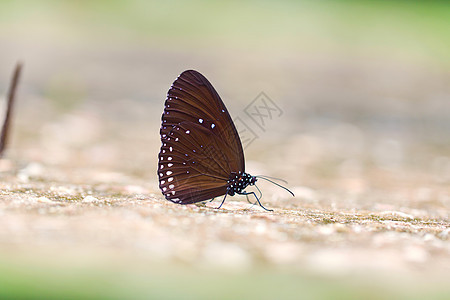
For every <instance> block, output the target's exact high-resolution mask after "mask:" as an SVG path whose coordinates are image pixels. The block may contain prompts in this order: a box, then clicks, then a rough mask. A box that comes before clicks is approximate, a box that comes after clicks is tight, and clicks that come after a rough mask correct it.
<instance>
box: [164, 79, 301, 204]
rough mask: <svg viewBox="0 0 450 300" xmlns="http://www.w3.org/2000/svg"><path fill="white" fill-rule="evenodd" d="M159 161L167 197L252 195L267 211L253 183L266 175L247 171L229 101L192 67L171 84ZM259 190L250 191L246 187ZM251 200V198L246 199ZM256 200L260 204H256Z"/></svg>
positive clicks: (193, 198) (188, 201) (186, 199)
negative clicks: (223, 100) (226, 103)
mask: <svg viewBox="0 0 450 300" xmlns="http://www.w3.org/2000/svg"><path fill="white" fill-rule="evenodd" d="M161 120H162V124H161V129H160V135H161V144H162V145H161V149H160V152H159V160H158V176H159V187H160V189H161V192H162V193H163V195H164V196H165V198H166V199H167V200H170V201H172V202H174V203H177V204H192V203H196V202H201V201H205V200H209V199H214V198H216V197H219V196H222V195H224V197H223V200H222V203H221V204H220V206H219V207H218V208H220V207H222V205H223V203H224V202H225V199H226V197H227V195H230V196H233V195H235V194H239V195H247V197H248V195H253V196H254V197H255V198H256V201H257V203H258V204H259V205H260V206H261V207H262V208H263V209H265V210H267V211H271V210H270V209H267V208H265V207H264V206H263V205H262V204H261V202H260V198H261V197H262V193H261V191H260V190H259V188H258V187H257V186H256V185H255V183H256V181H257V180H258V179H264V180H267V181H270V182H271V183H273V184H275V185H277V186H280V187H281V188H283V189H285V190H287V191H288V192H289V193H291V194H292V196H294V194H293V193H292V192H291V191H290V190H288V189H287V188H285V187H283V186H281V185H279V184H278V183H276V182H273V181H272V180H270V179H269V178H271V179H273V178H272V177H268V176H252V175H250V174H248V173H245V161H244V151H243V149H242V144H241V140H240V138H239V134H238V132H237V130H236V127H235V125H234V123H233V120H232V119H231V116H230V114H229V113H228V110H227V109H226V107H225V104H224V103H223V102H222V100H221V99H220V96H219V94H218V93H217V92H216V90H215V89H214V87H213V86H212V85H211V83H210V82H209V81H208V80H207V79H206V78H205V77H204V76H203V75H202V74H200V73H199V72H197V71H194V70H188V71H184V72H183V73H181V75H180V76H178V78H177V79H176V80H175V82H174V83H173V84H172V86H171V87H170V89H169V91H168V93H167V99H166V102H165V106H164V112H163V115H162V118H161ZM253 185H255V187H256V188H257V189H258V191H259V193H260V195H259V196H258V195H256V193H255V192H246V191H245V188H246V187H247V186H253ZM247 200H248V199H247ZM255 204H256V202H255Z"/></svg>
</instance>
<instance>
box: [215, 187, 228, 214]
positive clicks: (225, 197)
mask: <svg viewBox="0 0 450 300" xmlns="http://www.w3.org/2000/svg"><path fill="white" fill-rule="evenodd" d="M227 195H228V190H227V193H226V194H225V196H224V197H223V200H222V203H220V205H219V207H217V208H216V209H219V208H221V207H222V205H223V203H224V202H225V199H227Z"/></svg>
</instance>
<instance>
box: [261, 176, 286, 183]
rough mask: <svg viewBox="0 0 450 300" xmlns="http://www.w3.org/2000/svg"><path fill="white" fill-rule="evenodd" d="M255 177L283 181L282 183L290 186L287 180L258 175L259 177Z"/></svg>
mask: <svg viewBox="0 0 450 300" xmlns="http://www.w3.org/2000/svg"><path fill="white" fill-rule="evenodd" d="M255 177H256V178H269V179H273V180H278V181H281V182H283V183H284V184H288V182H287V181H286V180H284V179H281V178H277V177H271V176H266V175H258V176H255Z"/></svg>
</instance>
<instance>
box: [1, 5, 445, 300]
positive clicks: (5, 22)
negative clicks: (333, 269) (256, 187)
mask: <svg viewBox="0 0 450 300" xmlns="http://www.w3.org/2000/svg"><path fill="white" fill-rule="evenodd" d="M17 61H21V62H23V63H24V73H23V77H22V80H21V83H20V88H19V93H18V103H17V107H16V110H15V119H14V120H13V128H12V129H13V133H12V135H11V147H10V148H9V150H8V152H7V157H8V158H9V159H10V161H11V162H10V163H9V164H8V163H3V164H2V165H1V167H2V171H4V172H13V171H11V170H16V169H20V171H19V172H18V175H17V176H18V178H19V179H20V180H25V181H26V180H28V179H29V178H33V177H35V178H39V180H41V181H55V182H71V183H74V184H87V185H89V184H101V183H105V182H108V183H115V182H117V183H118V184H129V185H132V186H133V187H134V189H135V190H137V191H138V192H139V191H145V192H152V193H155V195H157V197H159V196H158V195H159V194H158V193H159V192H158V188H157V178H156V165H157V153H158V151H159V145H160V142H159V132H158V131H159V126H160V116H161V112H162V110H163V102H164V100H165V95H166V92H167V89H168V88H169V87H170V84H171V83H172V81H173V80H174V79H175V78H176V76H178V74H179V73H181V72H182V71H183V70H186V69H196V70H198V71H200V72H201V73H203V74H204V75H205V76H206V77H207V78H208V79H209V80H210V81H211V82H212V84H213V85H214V86H215V88H216V89H217V91H218V92H219V94H220V95H221V97H222V99H223V100H224V102H225V103H226V105H227V107H228V109H229V111H230V113H231V115H232V116H233V117H235V118H239V119H240V120H241V121H242V122H243V123H245V124H246V125H247V126H249V127H250V128H251V129H252V130H253V131H254V134H255V136H257V138H256V139H255V140H254V141H253V142H252V143H251V144H250V145H248V146H247V147H246V149H245V152H246V160H247V169H248V171H249V172H250V173H253V174H256V173H259V174H261V173H262V174H266V175H270V176H276V177H281V178H284V179H286V180H288V181H289V187H291V188H292V189H293V190H294V192H296V193H297V195H298V197H297V198H296V200H295V201H293V200H292V199H289V198H287V195H284V194H283V191H281V190H277V188H276V187H272V186H268V185H264V191H265V196H264V197H265V198H266V201H267V202H266V203H267V204H266V205H267V206H269V207H275V208H288V209H302V208H305V207H307V208H312V209H323V208H326V209H337V210H339V209H346V210H352V209H365V210H369V211H375V212H379V211H389V210H398V208H405V209H404V210H403V211H406V213H409V214H412V215H413V216H414V217H432V218H438V219H443V220H448V216H449V206H450V196H449V191H448V185H449V183H450V5H449V4H448V2H447V1H402V0H396V1H350V0H342V1H307V0H304V1H293V0H282V1H269V0H266V1H206V0H205V1H203V0H194V1H181V0H178V1H172V0H168V1H143V0H128V1H121V0H109V1H106V0H91V1H56V0H34V1H31V0H29V1H23V0H22V1H13V0H0V95H1V96H0V97H4V95H5V94H6V89H7V86H8V84H9V80H10V76H11V73H12V70H13V68H14V65H15V64H16V62H17ZM261 92H264V93H265V94H266V95H267V96H268V97H269V98H270V99H271V100H272V101H273V103H275V104H276V105H277V106H278V107H279V108H280V109H281V111H282V114H281V115H277V116H273V118H272V119H271V120H267V123H266V124H265V127H264V128H263V129H262V128H260V127H258V126H257V125H256V124H255V123H254V122H253V121H252V119H251V118H250V117H249V116H248V115H247V114H246V108H247V107H248V105H251V104H252V101H253V100H254V99H255V97H257V96H258V95H259V94H260V93H261ZM2 103H4V101H2ZM14 172H15V171H14ZM135 185H137V186H141V187H142V186H143V188H141V189H139V188H136V187H135ZM132 190H133V189H132ZM161 201H163V200H162V197H161ZM244 201H245V200H244ZM447 235H448V232H447ZM7 244H8V243H7V242H5V243H3V245H7ZM447 258H448V257H447ZM447 262H448V259H447ZM163 269H164V268H163ZM447 271H448V269H447ZM262 281H263V282H264V279H262ZM288 281H289V280H288ZM306 285H308V284H306ZM344 295H345V293H344Z"/></svg>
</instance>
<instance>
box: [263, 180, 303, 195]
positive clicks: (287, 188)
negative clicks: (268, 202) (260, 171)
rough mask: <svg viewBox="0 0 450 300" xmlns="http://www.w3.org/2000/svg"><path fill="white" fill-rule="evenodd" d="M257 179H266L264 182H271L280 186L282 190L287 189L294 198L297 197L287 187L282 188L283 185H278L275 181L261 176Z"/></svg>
mask: <svg viewBox="0 0 450 300" xmlns="http://www.w3.org/2000/svg"><path fill="white" fill-rule="evenodd" d="M256 177H257V178H261V179H264V180H267V181H269V182H271V183H273V184H275V185H277V186H279V187H280V188H282V189H285V190H286V191H288V192H289V193H290V194H291V195H292V196H293V197H295V195H294V193H293V192H291V190H289V189H288V188H287V187H284V186H282V185H281V184H278V183H276V182H275V181H272V180H270V179H267V178H265V177H261V176H256ZM258 190H259V189H258Z"/></svg>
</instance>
